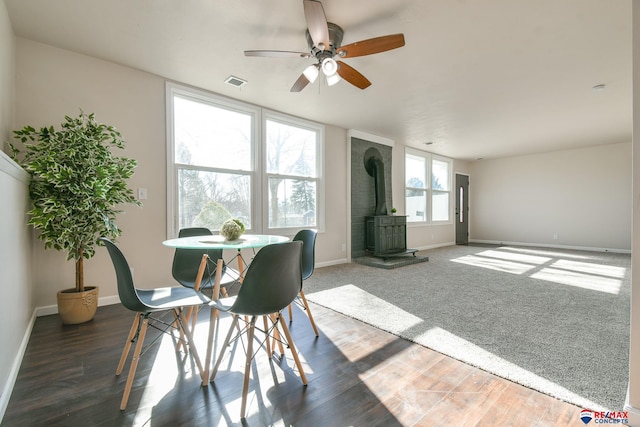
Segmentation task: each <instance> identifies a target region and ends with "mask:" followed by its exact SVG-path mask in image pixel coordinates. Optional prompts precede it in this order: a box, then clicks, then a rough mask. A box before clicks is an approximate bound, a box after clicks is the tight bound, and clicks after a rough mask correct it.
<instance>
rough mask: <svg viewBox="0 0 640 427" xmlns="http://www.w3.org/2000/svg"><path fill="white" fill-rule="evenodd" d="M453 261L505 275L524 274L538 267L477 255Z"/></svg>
mask: <svg viewBox="0 0 640 427" xmlns="http://www.w3.org/2000/svg"><path fill="white" fill-rule="evenodd" d="M451 261H453V262H457V263H460V264H467V265H470V266H473V267H482V268H488V269H489V270H496V271H502V272H504V273H511V274H524V273H526V272H527V271H529V270H531V269H533V268H535V267H536V266H535V265H531V264H523V263H519V262H513V261H506V260H502V259H497V258H486V257H481V256H477V255H465V256H463V257H460V258H455V259H452V260H451Z"/></svg>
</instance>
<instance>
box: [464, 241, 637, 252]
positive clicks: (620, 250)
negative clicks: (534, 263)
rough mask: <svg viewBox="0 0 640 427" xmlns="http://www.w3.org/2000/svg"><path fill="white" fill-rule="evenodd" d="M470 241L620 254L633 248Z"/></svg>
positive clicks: (485, 242) (484, 242) (483, 242)
mask: <svg viewBox="0 0 640 427" xmlns="http://www.w3.org/2000/svg"><path fill="white" fill-rule="evenodd" d="M469 243H482V244H487V245H510V246H525V247H534V248H555V249H571V250H576V251H591V252H613V253H619V254H630V253H631V249H616V248H594V247H591V246H571V245H552V244H546V243H531V242H509V241H503V240H480V239H469Z"/></svg>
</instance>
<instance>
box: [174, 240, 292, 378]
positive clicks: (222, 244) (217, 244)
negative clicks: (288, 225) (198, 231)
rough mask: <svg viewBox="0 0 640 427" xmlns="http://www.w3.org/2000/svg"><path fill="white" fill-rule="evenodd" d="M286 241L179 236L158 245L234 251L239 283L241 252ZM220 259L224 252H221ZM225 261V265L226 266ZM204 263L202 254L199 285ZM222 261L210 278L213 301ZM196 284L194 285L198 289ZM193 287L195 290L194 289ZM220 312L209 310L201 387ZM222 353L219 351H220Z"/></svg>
mask: <svg viewBox="0 0 640 427" xmlns="http://www.w3.org/2000/svg"><path fill="white" fill-rule="evenodd" d="M289 240H290V239H289V238H288V237H286V236H278V235H273V234H243V235H241V236H240V237H239V238H238V239H236V240H226V239H225V238H224V237H223V236H221V235H204V236H190V237H179V238H175V239H169V240H165V241H164V242H162V244H163V245H164V246H166V247H169V248H173V249H198V250H208V249H222V250H235V251H236V252H235V255H234V257H233V258H232V259H231V260H229V262H232V261H233V260H234V259H235V260H237V264H238V274H239V277H238V281H239V282H240V283H242V278H243V277H244V271H245V269H246V268H247V267H248V265H249V264H250V262H248V260H247V259H246V258H247V257H244V256H243V255H242V250H243V249H252V250H253V251H255V250H256V249H259V248H261V247H263V246H267V245H271V244H277V243H283V242H287V241H289ZM223 256H224V252H223ZM229 262H227V264H228V263H229ZM206 263H207V255H206V254H205V255H203V257H202V262H201V263H200V267H199V270H198V274H197V280H196V283H197V284H198V285H199V283H200V281H201V280H202V276H203V274H204V270H205V267H206ZM223 263H224V261H223V258H220V259H218V260H217V265H216V270H215V271H216V275H215V279H214V286H213V294H212V299H213V300H217V299H218V298H219V297H220V279H221V274H222V266H223ZM198 285H197V286H198ZM197 286H196V289H198V287H197ZM219 316H220V313H219V312H218V310H217V309H215V308H212V309H211V313H210V318H209V335H208V339H207V353H206V356H205V363H204V371H203V372H201V373H200V376H201V378H202V385H203V386H206V385H207V384H208V383H209V369H210V367H211V362H212V357H213V341H214V340H213V336H214V331H215V329H216V325H217V323H218V319H219ZM221 351H222V350H221Z"/></svg>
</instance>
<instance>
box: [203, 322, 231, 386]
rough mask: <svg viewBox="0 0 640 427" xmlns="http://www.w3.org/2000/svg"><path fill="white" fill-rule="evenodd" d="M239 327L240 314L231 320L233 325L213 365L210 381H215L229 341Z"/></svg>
mask: <svg viewBox="0 0 640 427" xmlns="http://www.w3.org/2000/svg"><path fill="white" fill-rule="evenodd" d="M237 327H238V315H237V314H234V315H233V320H232V322H231V327H230V328H229V332H227V337H226V338H225V339H224V344H222V347H220V354H219V355H218V359H217V360H216V364H215V366H214V367H213V371H211V377H210V378H209V382H211V381H213V380H214V379H215V377H216V374H217V373H218V368H219V367H220V362H222V357H223V356H224V350H225V349H226V348H227V346H228V345H229V341H231V334H233V330H234V329H235V328H237Z"/></svg>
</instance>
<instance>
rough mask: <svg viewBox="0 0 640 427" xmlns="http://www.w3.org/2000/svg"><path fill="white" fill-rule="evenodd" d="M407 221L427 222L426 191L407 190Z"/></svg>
mask: <svg viewBox="0 0 640 427" xmlns="http://www.w3.org/2000/svg"><path fill="white" fill-rule="evenodd" d="M406 199H407V201H406V203H407V207H406V209H407V212H406V213H407V221H409V222H417V221H426V220H427V192H426V191H424V190H407V191H406Z"/></svg>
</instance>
